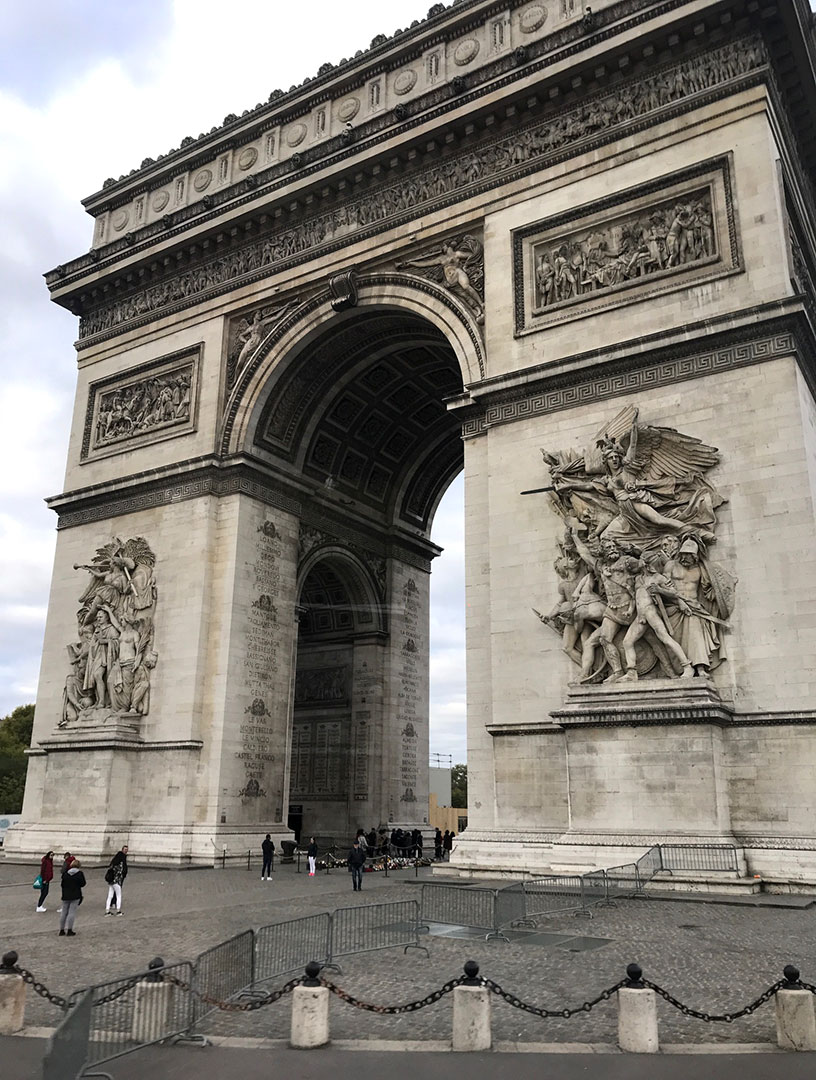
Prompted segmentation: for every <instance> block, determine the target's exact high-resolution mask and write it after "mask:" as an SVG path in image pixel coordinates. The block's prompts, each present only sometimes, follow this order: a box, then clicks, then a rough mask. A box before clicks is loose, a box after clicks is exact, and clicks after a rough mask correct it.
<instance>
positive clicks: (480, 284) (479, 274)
mask: <svg viewBox="0 0 816 1080" xmlns="http://www.w3.org/2000/svg"><path fill="white" fill-rule="evenodd" d="M397 269H398V270H417V271H419V275H420V277H424V278H427V279H428V280H429V281H434V282H436V284H437V285H442V286H444V288H446V289H447V290H448V291H449V292H452V293H453V294H454V295H456V296H459V297H461V298H462V299H463V300H464V301H465V303H466V304H467V305H468V307H470V308H471V310H472V311H473V313H474V315H475V316H476V321H477V322H479V323H482V322H484V251H483V249H482V245H481V242H480V241H479V240H477V239H476V237H475V236H469V235H465V236H460V237H458V238H457V239H455V240H446V241H445V242H444V243H443V244H442V246H441V247H438V248H435V249H433V250H432V251H429V252H427V253H426V254H425V255H423V256H420V257H418V258H413V259H406V260H405V262H401V263H397Z"/></svg>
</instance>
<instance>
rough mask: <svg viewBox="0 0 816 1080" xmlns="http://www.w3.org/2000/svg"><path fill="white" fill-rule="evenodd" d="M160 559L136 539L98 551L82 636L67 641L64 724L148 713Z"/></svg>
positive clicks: (80, 620) (80, 622)
mask: <svg viewBox="0 0 816 1080" xmlns="http://www.w3.org/2000/svg"><path fill="white" fill-rule="evenodd" d="M155 562H156V557H155V555H154V554H153V552H152V551H151V550H150V546H149V545H148V543H147V541H146V540H145V539H144V538H143V537H141V536H137V537H135V538H132V539H130V540H126V541H125V542H122V541H121V540H119V539H117V538H115V539H113V540H111V542H110V543H109V544H106V545H105V546H104V547H101V548H98V549H97V552H96V554H95V556H94V558H93V561H92V562H91V563H90V564H86V565H82V566H81V565H78V564H75V565H74V569H75V570H87V571H88V573H89V574H90V575H91V580H90V581H89V582H88V585H87V587H86V589H85V591H84V592H83V593H82V596H81V597H80V598H79V603H80V607H79V611H78V612H77V640H76V641H74V642H71V643H70V644H69V645H68V647H67V648H68V658H69V661H70V665H71V671H70V673H69V675H68V677H67V678H66V680H65V690H64V693H63V706H62V717H61V718H60V721H59V725H58V726H59V727H61V728H64V727H67V726H69V725H73V724H77V723H94V724H99V723H104V722H106V721H110V720H116V719H119V718H125V717H127V718H134V717H141V716H146V715H147V713H148V712H149V710H150V680H151V674H152V672H153V669H154V668H155V667H156V663H157V661H158V654H157V653H156V651H155V649H154V648H153V634H154V627H153V616H154V612H155V609H156V597H157V590H156V581H155V577H154V574H153V567H154V566H155Z"/></svg>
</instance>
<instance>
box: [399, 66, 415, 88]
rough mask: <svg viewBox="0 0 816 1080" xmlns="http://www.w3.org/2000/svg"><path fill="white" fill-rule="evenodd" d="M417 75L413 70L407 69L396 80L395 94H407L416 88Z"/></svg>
mask: <svg viewBox="0 0 816 1080" xmlns="http://www.w3.org/2000/svg"><path fill="white" fill-rule="evenodd" d="M416 81H417V73H416V72H415V71H414V69H413V68H405V70H404V71H401V72H400V73H399V74H398V75H397V77H396V78H395V79H394V93H395V94H407V93H409V92H410V91H411V90H413V88H414V87H415V86H416Z"/></svg>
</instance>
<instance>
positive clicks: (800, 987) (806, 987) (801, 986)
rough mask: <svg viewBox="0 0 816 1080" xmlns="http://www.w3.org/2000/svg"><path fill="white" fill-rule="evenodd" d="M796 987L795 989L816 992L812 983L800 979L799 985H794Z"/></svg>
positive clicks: (815, 987)
mask: <svg viewBox="0 0 816 1080" xmlns="http://www.w3.org/2000/svg"><path fill="white" fill-rule="evenodd" d="M796 989H797V990H810V992H811V994H816V986H814V985H813V983H806V982H802V981H801V980H800V982H799V985H798V986H797V987H796Z"/></svg>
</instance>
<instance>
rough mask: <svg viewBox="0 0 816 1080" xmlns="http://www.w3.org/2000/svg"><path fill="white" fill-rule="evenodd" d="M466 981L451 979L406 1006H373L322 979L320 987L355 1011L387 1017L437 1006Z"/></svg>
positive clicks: (461, 977) (462, 978)
mask: <svg viewBox="0 0 816 1080" xmlns="http://www.w3.org/2000/svg"><path fill="white" fill-rule="evenodd" d="M464 981H465V979H464V976H460V977H459V978H458V979H451V980H450V982H446V983H445V985H444V986H441V987H440V988H439V989H438V990H434V991H433V993H431V994H428V996H427V997H424V998H420V999H419V1001H409V1002H407V1003H406V1004H405V1005H373V1004H372V1003H371V1002H370V1001H360V1000H359V999H358V998H356V997H352V995H351V994H349V993H347V992H346V991H345V990H341V989H340V987H339V986H335V985H334V983H330V982H327V981H326V979H320V985H321V986H325V987H326V989H327V990H331V992H332V993H333V994H335V995H336V996H337V997H339V998H340V1000H341V1001H345V1002H346V1004H347V1005H353V1006H354V1008H355V1009H363V1010H365V1012H373V1013H381V1014H383V1015H385V1016H399V1015H400V1013H409V1012H417V1010H418V1009H424V1008H425V1007H426V1005H435V1004H436V1002H437V1001H441V1000H442V998H443V997H445V995H446V994H449V993H450V992H451V991H452V990H453V989H454V988H455V987H457V986H461V985H462V983H463V982H464Z"/></svg>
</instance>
